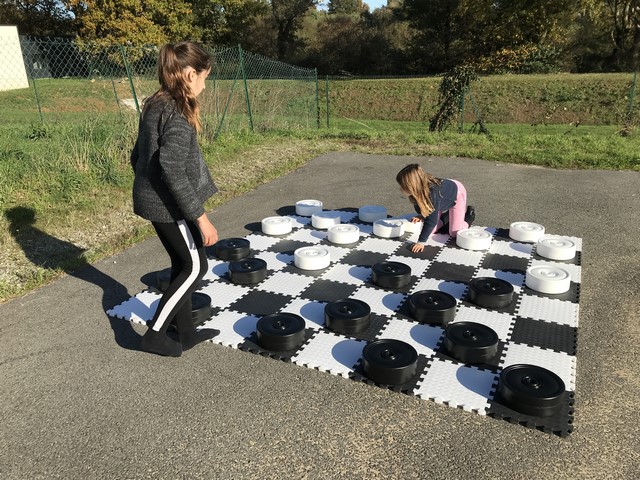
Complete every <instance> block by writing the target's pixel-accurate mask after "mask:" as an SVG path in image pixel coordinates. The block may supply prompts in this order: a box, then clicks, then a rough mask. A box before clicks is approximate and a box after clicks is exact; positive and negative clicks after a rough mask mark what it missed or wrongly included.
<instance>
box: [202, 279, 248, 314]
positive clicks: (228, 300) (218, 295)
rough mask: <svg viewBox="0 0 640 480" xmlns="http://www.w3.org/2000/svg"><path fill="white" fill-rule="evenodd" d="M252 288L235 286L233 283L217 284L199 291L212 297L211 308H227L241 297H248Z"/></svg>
mask: <svg viewBox="0 0 640 480" xmlns="http://www.w3.org/2000/svg"><path fill="white" fill-rule="evenodd" d="M249 290H251V288H250V287H246V286H242V285H235V284H233V283H222V282H216V283H211V284H209V285H205V286H204V287H202V288H200V289H198V291H199V292H202V293H206V294H207V295H209V297H211V306H212V307H217V308H225V307H228V306H229V305H231V304H232V303H233V302H235V301H236V300H237V299H239V298H240V297H242V296H244V295H246V294H247V293H248V292H249Z"/></svg>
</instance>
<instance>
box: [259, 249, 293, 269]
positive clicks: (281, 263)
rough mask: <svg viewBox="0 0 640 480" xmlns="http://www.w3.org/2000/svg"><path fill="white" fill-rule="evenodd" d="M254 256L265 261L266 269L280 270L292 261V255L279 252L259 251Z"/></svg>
mask: <svg viewBox="0 0 640 480" xmlns="http://www.w3.org/2000/svg"><path fill="white" fill-rule="evenodd" d="M256 258H260V259H262V260H264V261H265V262H267V270H282V269H283V268H284V267H286V266H287V265H289V264H290V263H292V262H293V261H294V257H293V255H289V254H286V253H279V252H259V253H258V254H257V255H256Z"/></svg>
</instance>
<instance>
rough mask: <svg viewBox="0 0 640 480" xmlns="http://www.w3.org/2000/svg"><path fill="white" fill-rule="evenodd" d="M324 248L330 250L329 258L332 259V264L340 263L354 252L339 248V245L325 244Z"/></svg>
mask: <svg viewBox="0 0 640 480" xmlns="http://www.w3.org/2000/svg"><path fill="white" fill-rule="evenodd" d="M323 247H324V248H326V249H327V250H329V258H331V263H337V262H339V261H340V260H342V258H343V257H344V256H345V255H347V254H349V253H351V251H352V250H351V249H350V248H344V247H338V246H337V245H330V244H324V245H323Z"/></svg>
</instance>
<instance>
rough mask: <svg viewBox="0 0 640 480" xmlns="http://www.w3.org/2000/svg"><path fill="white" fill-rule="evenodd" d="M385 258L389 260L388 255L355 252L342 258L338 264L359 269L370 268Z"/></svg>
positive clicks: (362, 251)
mask: <svg viewBox="0 0 640 480" xmlns="http://www.w3.org/2000/svg"><path fill="white" fill-rule="evenodd" d="M387 258H389V255H387V254H386V253H376V252H366V251H364V250H356V251H353V252H350V253H348V254H346V255H345V256H344V257H342V259H341V260H340V263H345V264H347V265H358V266H361V267H371V266H373V265H375V264H376V263H380V262H384V261H386V259H387Z"/></svg>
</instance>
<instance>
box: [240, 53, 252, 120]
mask: <svg viewBox="0 0 640 480" xmlns="http://www.w3.org/2000/svg"><path fill="white" fill-rule="evenodd" d="M238 51H239V52H240V68H241V69H242V80H243V81H244V97H245V98H246V99H247V112H249V127H250V128H251V131H252V132H253V115H252V114H251V102H250V101H249V88H248V87H247V72H246V70H245V68H244V55H243V54H242V46H241V45H240V44H238Z"/></svg>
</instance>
